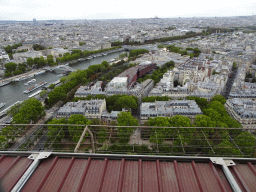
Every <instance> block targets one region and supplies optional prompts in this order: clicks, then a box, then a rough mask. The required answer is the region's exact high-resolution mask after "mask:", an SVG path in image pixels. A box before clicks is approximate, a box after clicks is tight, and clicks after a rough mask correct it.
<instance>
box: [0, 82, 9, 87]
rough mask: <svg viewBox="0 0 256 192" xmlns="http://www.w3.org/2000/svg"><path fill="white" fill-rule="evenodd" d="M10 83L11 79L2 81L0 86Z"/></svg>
mask: <svg viewBox="0 0 256 192" xmlns="http://www.w3.org/2000/svg"><path fill="white" fill-rule="evenodd" d="M9 83H11V81H1V82H0V87H2V86H5V85H7V84H9Z"/></svg>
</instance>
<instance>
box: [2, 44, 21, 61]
mask: <svg viewBox="0 0 256 192" xmlns="http://www.w3.org/2000/svg"><path fill="white" fill-rule="evenodd" d="M20 46H22V43H17V44H14V45H7V46H6V47H3V48H4V50H5V51H6V53H8V56H9V57H10V59H13V53H15V52H14V51H13V49H17V48H18V47H20Z"/></svg>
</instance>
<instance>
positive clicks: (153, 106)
mask: <svg viewBox="0 0 256 192" xmlns="http://www.w3.org/2000/svg"><path fill="white" fill-rule="evenodd" d="M200 114H203V113H202V111H201V109H200V108H199V107H198V105H197V104H196V102H195V101H193V100H169V101H155V102H154V103H148V102H143V103H142V104H141V108H140V119H141V121H142V122H143V121H147V120H148V119H149V118H154V117H172V116H175V115H183V116H187V117H189V118H191V120H192V121H193V120H194V119H195V116H196V115H200Z"/></svg>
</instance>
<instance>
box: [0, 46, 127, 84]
mask: <svg viewBox="0 0 256 192" xmlns="http://www.w3.org/2000/svg"><path fill="white" fill-rule="evenodd" d="M123 50H124V49H123V48H118V49H112V50H108V51H104V52H100V53H101V54H102V53H107V54H111V53H116V52H121V51H123ZM93 56H94V55H93ZM94 57H96V56H94ZM94 57H93V58H94ZM85 60H87V58H83V59H81V58H80V59H76V60H72V61H67V62H62V63H59V64H58V65H67V64H68V65H70V64H75V63H78V62H84V61H85ZM116 62H117V61H115V63H116ZM54 67H56V66H47V67H43V68H41V69H33V70H31V71H27V72H25V73H22V74H19V75H15V76H12V77H8V78H4V79H1V80H0V85H1V84H4V83H5V82H16V81H19V79H21V80H25V79H29V78H31V77H33V76H35V75H36V74H37V73H38V72H40V71H42V70H44V69H45V70H49V69H52V68H54ZM6 85H7V84H6Z"/></svg>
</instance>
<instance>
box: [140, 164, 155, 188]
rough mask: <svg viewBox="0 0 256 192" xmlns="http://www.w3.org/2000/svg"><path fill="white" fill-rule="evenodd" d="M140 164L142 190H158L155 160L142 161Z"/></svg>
mask: <svg viewBox="0 0 256 192" xmlns="http://www.w3.org/2000/svg"><path fill="white" fill-rule="evenodd" d="M142 165H143V167H142V172H143V174H142V176H143V191H147V192H150V191H152V192H155V191H158V183H157V170H156V162H152V161H143V162H142Z"/></svg>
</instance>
